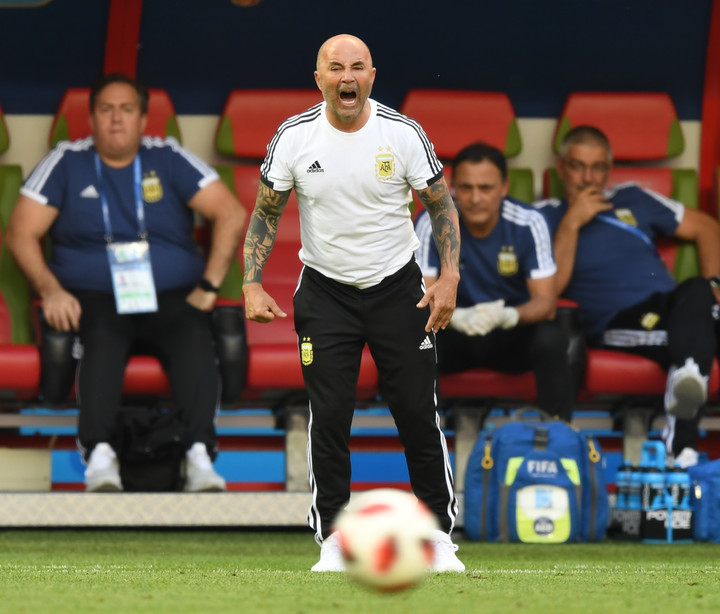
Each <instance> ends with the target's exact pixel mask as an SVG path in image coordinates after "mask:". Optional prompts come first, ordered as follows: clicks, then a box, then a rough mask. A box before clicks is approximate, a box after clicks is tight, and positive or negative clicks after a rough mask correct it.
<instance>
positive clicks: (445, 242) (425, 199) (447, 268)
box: [418, 179, 460, 273]
mask: <svg viewBox="0 0 720 614" xmlns="http://www.w3.org/2000/svg"><path fill="white" fill-rule="evenodd" d="M418 196H420V200H421V201H422V203H423V205H424V206H425V209H427V212H428V214H429V215H430V220H431V222H432V229H433V237H434V238H435V245H437V248H438V252H439V254H440V263H441V269H442V270H443V272H448V273H450V272H455V273H457V272H458V271H459V266H458V261H459V259H460V227H459V226H458V214H457V209H456V208H455V203H453V200H452V197H451V196H450V191H449V190H448V187H447V184H446V183H445V179H440V180H439V181H436V182H435V183H433V184H432V185H430V186H428V187H427V188H426V189H425V190H420V191H419V192H418Z"/></svg>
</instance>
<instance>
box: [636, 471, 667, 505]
mask: <svg viewBox="0 0 720 614" xmlns="http://www.w3.org/2000/svg"><path fill="white" fill-rule="evenodd" d="M642 476H643V477H642V490H641V501H642V504H641V505H642V509H643V510H644V511H648V510H659V509H665V508H666V507H667V501H666V498H665V473H664V472H663V471H661V470H660V469H658V468H657V467H648V468H646V470H645V471H644V472H643V474H642Z"/></svg>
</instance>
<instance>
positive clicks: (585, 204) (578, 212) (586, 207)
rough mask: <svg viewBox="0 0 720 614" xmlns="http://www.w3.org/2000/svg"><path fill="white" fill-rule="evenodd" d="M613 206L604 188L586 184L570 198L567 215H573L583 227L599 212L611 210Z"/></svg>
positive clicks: (579, 225) (576, 221)
mask: <svg viewBox="0 0 720 614" xmlns="http://www.w3.org/2000/svg"><path fill="white" fill-rule="evenodd" d="M612 208H613V207H612V205H611V204H610V203H609V202H608V200H607V199H606V198H605V195H604V194H603V192H602V190H600V189H599V188H597V187H595V186H586V187H584V188H582V189H580V190H578V191H577V192H576V193H575V195H574V196H572V197H570V198H568V212H567V215H568V216H571V217H572V219H573V220H574V221H575V223H576V224H577V225H578V227H581V226H585V224H587V223H588V222H590V221H591V220H592V219H593V218H594V217H595V216H596V215H597V214H598V213H600V212H602V211H609V210H610V209H612Z"/></svg>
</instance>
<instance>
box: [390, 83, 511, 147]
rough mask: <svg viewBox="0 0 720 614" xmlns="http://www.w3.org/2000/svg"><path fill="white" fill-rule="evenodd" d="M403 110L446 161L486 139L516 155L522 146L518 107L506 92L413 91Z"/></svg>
mask: <svg viewBox="0 0 720 614" xmlns="http://www.w3.org/2000/svg"><path fill="white" fill-rule="evenodd" d="M400 111H401V113H403V114H404V115H407V116H408V117H411V118H412V119H415V120H416V121H417V122H418V123H419V124H420V126H422V128H423V130H424V131H425V132H426V133H427V135H428V137H429V138H430V141H432V143H433V145H434V146H435V153H436V154H437V156H438V157H439V158H441V159H443V160H452V159H453V158H454V157H455V155H456V154H457V153H458V151H460V150H461V149H462V148H463V147H465V146H466V145H469V144H471V143H474V142H476V141H484V142H486V143H488V144H489V145H493V146H495V147H497V148H498V149H500V151H502V152H503V153H504V154H505V155H506V156H515V155H517V154H518V153H520V150H521V149H522V142H521V139H520V133H519V131H518V127H517V121H516V118H515V110H514V109H513V106H512V104H511V103H510V99H509V98H508V96H507V95H506V94H504V93H502V92H475V91H455V90H426V89H415V90H410V91H409V92H408V93H407V95H406V96H405V100H404V101H403V103H402V105H401V107H400Z"/></svg>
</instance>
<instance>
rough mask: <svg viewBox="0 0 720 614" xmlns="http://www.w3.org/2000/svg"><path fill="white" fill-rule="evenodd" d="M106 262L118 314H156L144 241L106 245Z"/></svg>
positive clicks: (155, 295) (155, 297)
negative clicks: (153, 312) (108, 264)
mask: <svg viewBox="0 0 720 614" xmlns="http://www.w3.org/2000/svg"><path fill="white" fill-rule="evenodd" d="M107 254H108V262H109V263H110V275H111V276H112V283H113V291H114V293H115V306H116V308H117V312H118V313H121V314H123V313H148V312H152V311H157V310H158V305H157V293H156V292H155V280H154V279H153V274H152V266H151V264H150V244H149V243H148V242H147V241H131V242H127V243H108V246H107Z"/></svg>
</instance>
